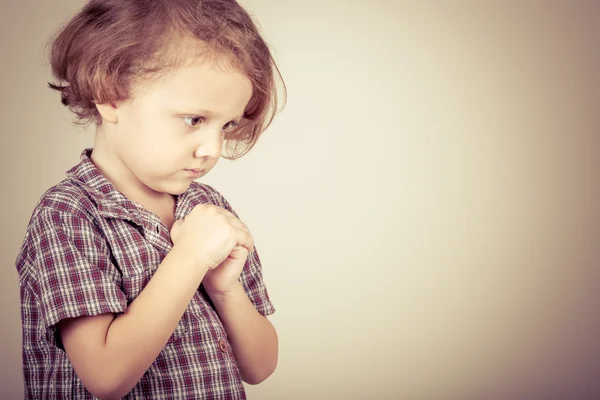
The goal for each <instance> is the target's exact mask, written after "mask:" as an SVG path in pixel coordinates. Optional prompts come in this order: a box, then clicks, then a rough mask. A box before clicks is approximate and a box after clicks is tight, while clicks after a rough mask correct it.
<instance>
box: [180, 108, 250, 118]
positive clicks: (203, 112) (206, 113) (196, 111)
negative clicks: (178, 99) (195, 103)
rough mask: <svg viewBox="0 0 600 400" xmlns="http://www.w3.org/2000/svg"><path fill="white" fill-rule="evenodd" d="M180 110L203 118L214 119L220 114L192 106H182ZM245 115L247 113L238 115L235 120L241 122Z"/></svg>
mask: <svg viewBox="0 0 600 400" xmlns="http://www.w3.org/2000/svg"><path fill="white" fill-rule="evenodd" d="M179 108H180V109H183V110H188V111H190V112H189V113H187V114H194V115H199V116H203V117H214V116H215V115H218V113H215V112H212V111H210V110H206V109H201V108H196V107H192V106H186V105H181V106H180V107H179ZM245 114H246V113H245V111H243V112H242V113H241V114H240V115H237V116H236V117H235V118H233V120H240V119H242V118H243V117H244V115H245Z"/></svg>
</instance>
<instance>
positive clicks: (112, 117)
mask: <svg viewBox="0 0 600 400" xmlns="http://www.w3.org/2000/svg"><path fill="white" fill-rule="evenodd" d="M117 107H118V106H117V104H115V103H108V104H96V109H97V110H98V112H99V113H100V116H102V121H106V122H109V123H112V124H116V123H117V121H118V120H119V118H118V117H117Z"/></svg>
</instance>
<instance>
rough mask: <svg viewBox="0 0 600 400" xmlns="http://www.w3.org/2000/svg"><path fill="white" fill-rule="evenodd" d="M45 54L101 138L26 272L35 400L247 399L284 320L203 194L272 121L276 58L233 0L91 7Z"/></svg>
mask: <svg viewBox="0 0 600 400" xmlns="http://www.w3.org/2000/svg"><path fill="white" fill-rule="evenodd" d="M51 58H52V68H53V72H54V75H55V76H56V78H57V80H58V83H57V84H53V85H51V87H52V88H54V89H56V90H59V91H60V92H61V94H62V101H63V104H65V105H67V106H69V107H70V109H71V110H73V111H74V112H75V113H76V114H77V116H78V117H79V119H80V120H82V121H86V120H87V121H93V122H94V123H95V124H96V126H97V129H96V137H95V143H94V147H93V149H86V150H84V151H83V153H82V155H81V162H80V163H79V164H78V165H77V166H75V167H73V168H72V169H71V170H70V171H68V172H67V178H66V179H65V180H63V181H62V182H61V183H59V184H58V185H56V186H54V187H52V188H51V189H49V190H48V191H47V192H46V193H45V194H44V195H43V197H42V198H41V200H40V202H39V203H38V205H37V206H36V208H35V210H34V212H33V215H32V218H31V221H30V224H29V227H28V230H27V233H26V236H25V239H24V242H23V246H22V248H21V251H20V253H19V255H18V258H17V262H16V265H17V270H18V272H19V276H20V285H21V305H22V321H23V364H24V379H25V397H26V398H28V399H92V398H102V399H119V398H128V399H134V398H135V399H243V398H245V392H244V387H243V384H242V381H245V382H247V383H250V384H256V383H259V382H261V381H263V380H264V379H266V378H267V377H268V376H269V375H270V374H271V373H272V372H273V371H274V369H275V367H276V364H277V334H276V332H275V329H274V328H273V326H272V325H271V323H270V322H269V320H268V319H267V318H266V316H267V315H269V314H271V313H273V312H274V308H273V306H272V304H271V302H270V300H269V296H268V294H267V290H266V288H265V285H264V283H263V279H262V272H261V264H260V260H259V257H258V254H257V253H256V251H255V248H254V245H253V239H252V236H251V234H250V232H249V231H248V228H247V227H246V226H245V225H244V224H243V223H242V222H241V221H240V220H239V219H238V218H237V215H236V214H235V213H234V211H233V210H232V208H231V206H230V205H229V204H228V202H227V201H226V200H225V199H224V198H223V197H222V196H221V195H220V194H219V193H218V192H217V191H215V190H214V189H213V188H211V187H210V186H207V185H202V184H199V183H197V182H195V181H194V180H195V179H197V178H200V177H201V176H203V175H205V174H207V173H208V172H209V171H210V170H211V169H212V168H213V167H214V166H215V164H216V163H217V161H218V160H219V158H220V156H221V150H222V147H223V144H224V141H226V142H227V143H228V144H230V145H231V147H230V148H233V150H234V156H240V154H244V153H245V152H246V151H248V150H249V149H250V148H251V147H252V146H253V145H254V143H255V142H256V140H257V139H258V137H259V135H260V133H261V132H263V131H264V130H265V129H266V127H267V126H268V125H269V123H270V121H271V120H272V118H273V116H274V113H275V112H276V106H277V97H276V89H275V81H274V75H275V74H274V71H277V68H276V66H275V64H274V62H273V59H272V57H271V55H270V52H269V50H268V47H267V45H266V44H265V42H264V41H263V39H262V38H261V36H260V34H259V33H258V31H257V29H256V27H255V25H254V24H253V22H252V20H251V18H250V17H249V16H248V14H247V13H246V11H245V10H243V9H242V8H241V7H240V6H239V5H238V4H237V3H236V2H235V1H234V0H203V1H201V0H177V1H167V0H162V1H147V0H132V1H122V0H96V1H90V2H88V3H87V4H86V6H85V7H84V8H83V9H82V10H81V11H80V13H79V14H77V15H76V16H74V17H73V19H72V20H71V21H70V22H69V23H68V24H67V25H66V26H65V27H64V28H63V29H62V30H61V31H60V32H59V34H58V36H57V37H56V40H55V41H54V43H53V46H52V52H51Z"/></svg>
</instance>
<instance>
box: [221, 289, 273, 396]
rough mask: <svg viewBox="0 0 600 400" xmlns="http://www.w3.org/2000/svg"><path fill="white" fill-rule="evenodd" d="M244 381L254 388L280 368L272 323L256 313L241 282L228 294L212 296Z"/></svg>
mask: <svg viewBox="0 0 600 400" xmlns="http://www.w3.org/2000/svg"><path fill="white" fill-rule="evenodd" d="M211 300H212V301H213V304H214V305H215V307H216V309H217V312H218V313H219V317H220V318H221V320H222V322H223V325H224V327H225V330H226V331H227V336H228V338H229V342H230V343H231V346H232V347H233V349H232V350H233V354H234V356H235V360H236V363H237V365H238V368H239V369H240V373H241V375H242V379H243V380H244V381H245V382H246V383H249V384H251V385H255V384H258V383H260V382H262V381H264V380H265V379H267V378H268V377H269V376H270V375H271V374H272V373H273V371H275V368H276V367H277V357H278V339H277V332H276V331H275V328H274V327H273V325H272V324H271V322H270V321H269V320H268V319H267V318H266V317H265V316H263V315H261V314H260V313H258V311H256V308H254V305H253V304H252V302H251V301H250V299H249V298H248V296H247V295H246V292H245V291H244V288H243V287H242V285H241V284H240V283H239V282H238V283H236V284H235V285H234V287H233V289H232V290H231V291H229V292H227V293H226V294H218V295H212V296H211Z"/></svg>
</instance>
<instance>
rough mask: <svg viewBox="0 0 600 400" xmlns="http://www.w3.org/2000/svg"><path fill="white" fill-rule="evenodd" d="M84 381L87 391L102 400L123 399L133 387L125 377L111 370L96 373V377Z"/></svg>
mask: <svg viewBox="0 0 600 400" xmlns="http://www.w3.org/2000/svg"><path fill="white" fill-rule="evenodd" d="M82 382H83V385H84V386H85V388H86V389H87V391H88V392H90V393H91V394H92V395H93V396H94V397H97V398H98V399H100V400H113V399H115V400H119V399H122V398H123V397H125V396H126V395H127V393H129V392H130V391H131V389H132V388H131V387H128V385H127V382H126V379H124V377H120V376H116V375H115V374H114V373H112V372H111V371H105V372H104V373H99V374H95V376H94V378H92V379H88V381H87V382H86V381H83V380H82Z"/></svg>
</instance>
